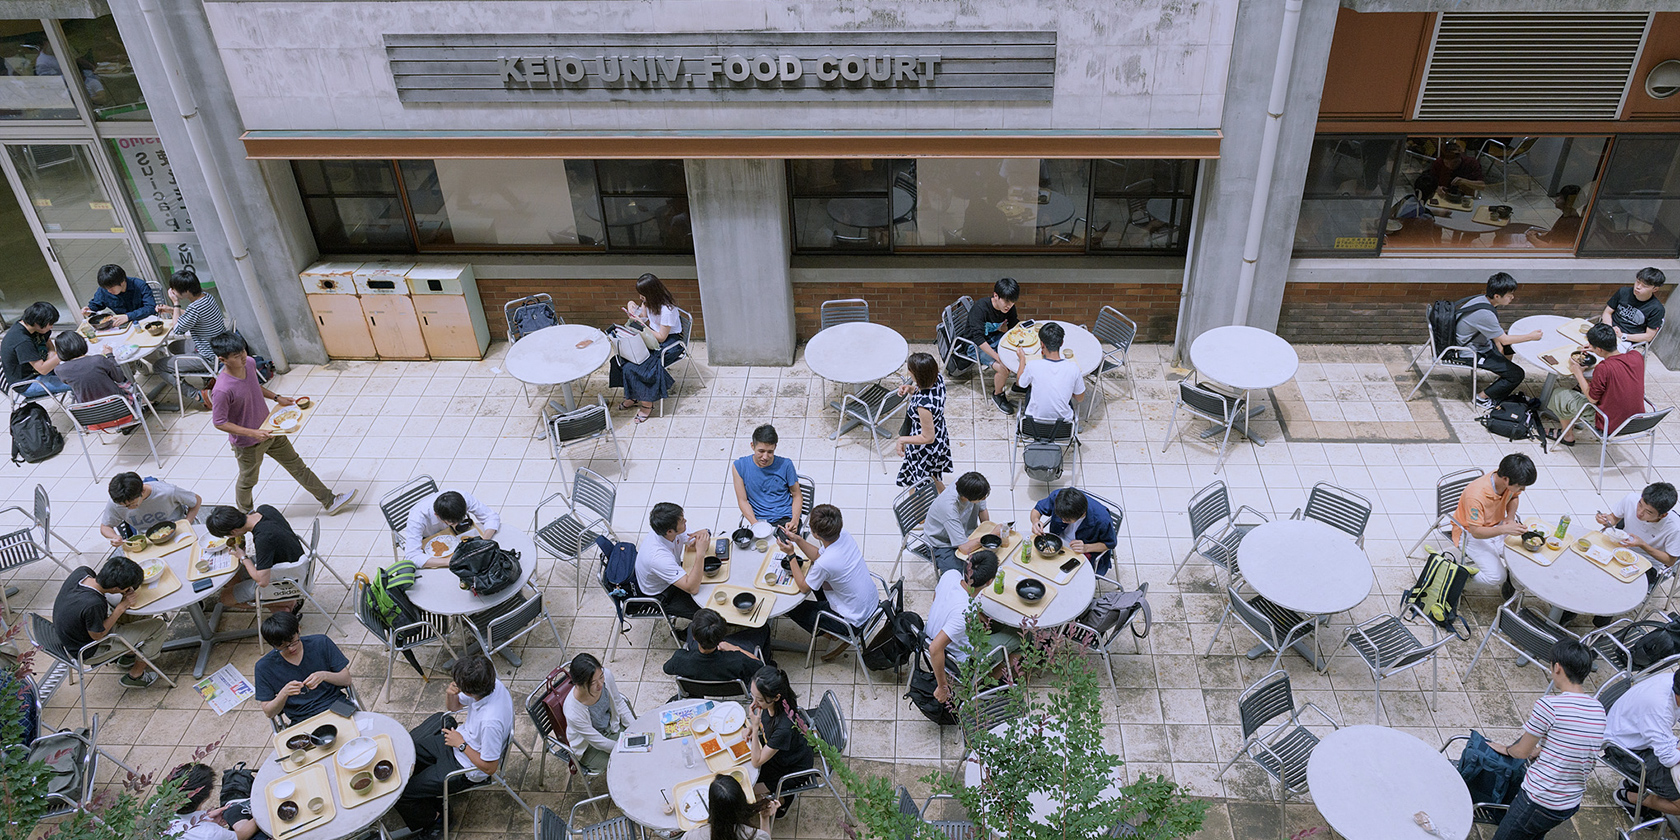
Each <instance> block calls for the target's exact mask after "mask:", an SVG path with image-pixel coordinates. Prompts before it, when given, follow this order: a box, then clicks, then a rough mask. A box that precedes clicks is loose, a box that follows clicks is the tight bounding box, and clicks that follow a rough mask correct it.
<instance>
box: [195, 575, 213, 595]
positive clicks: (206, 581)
mask: <svg viewBox="0 0 1680 840" xmlns="http://www.w3.org/2000/svg"><path fill="white" fill-rule="evenodd" d="M214 585H216V582H215V581H213V580H211V579H210V578H200V579H199V580H195V581H193V585H192V586H193V591H194V592H203V591H204V590H206V589H209V588H210V587H212V586H214Z"/></svg>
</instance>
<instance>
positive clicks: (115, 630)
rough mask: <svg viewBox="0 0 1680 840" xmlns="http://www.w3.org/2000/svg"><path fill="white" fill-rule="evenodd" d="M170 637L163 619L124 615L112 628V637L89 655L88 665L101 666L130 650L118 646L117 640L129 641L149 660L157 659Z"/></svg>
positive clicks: (106, 639)
mask: <svg viewBox="0 0 1680 840" xmlns="http://www.w3.org/2000/svg"><path fill="white" fill-rule="evenodd" d="M168 635H169V624H168V622H166V621H164V620H163V619H161V618H132V619H131V618H129V617H128V616H126V615H124V616H123V617H122V618H119V619H117V626H115V627H112V628H111V633H110V635H107V636H106V637H105V643H104V644H102V645H100V646H99V647H96V648H94V649H93V650H92V651H91V652H89V653H88V657H87V664H89V665H99V664H101V663H104V662H110V661H111V660H113V659H116V658H117V657H119V656H122V655H123V654H125V653H128V648H127V647H124V646H123V645H121V644H118V643H117V641H116V638H113V637H117V638H123V639H127V640H128V643H129V644H131V645H134V646H135V647H137V648H139V649H140V652H141V653H144V654H145V655H146V658H147V659H156V658H157V655H158V654H159V653H162V652H163V642H164V637H165V636H168Z"/></svg>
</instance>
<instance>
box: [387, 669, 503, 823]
mask: <svg viewBox="0 0 1680 840" xmlns="http://www.w3.org/2000/svg"><path fill="white" fill-rule="evenodd" d="M450 676H451V677H453V678H454V682H451V683H450V684H449V687H448V688H446V689H444V692H443V705H444V708H445V709H447V710H448V712H462V711H464V712H465V713H466V722H465V723H457V721H456V719H455V716H454V715H453V714H448V713H445V712H438V713H437V714H434V715H432V716H431V717H429V718H426V720H425V722H423V723H421V724H420V725H419V726H417V727H415V728H414V731H413V732H412V733H411V734H412V735H413V736H414V772H413V774H412V775H410V776H409V779H408V786H407V787H405V788H403V792H402V797H401V798H399V799H398V800H397V805H396V809H397V813H398V814H399V815H401V817H402V820H403V822H404V823H405V824H406V825H407V826H408V829H409V832H410V834H409V836H410V837H416V838H420V840H434V838H437V837H441V836H443V820H442V819H441V818H440V810H441V808H442V806H443V786H444V781H445V779H447V778H448V776H449V774H450V773H453V772H455V771H456V770H461V769H465V770H467V771H469V772H468V773H467V775H466V776H464V777H463V776H457V777H455V778H453V779H449V780H448V783H449V792H450V793H452V794H453V793H458V792H460V791H463V790H466V789H467V788H470V787H475V786H477V785H481V784H484V783H485V782H487V781H489V779H490V774H492V773H495V772H497V771H498V770H500V769H501V766H502V758H503V756H502V751H503V749H505V748H506V746H507V744H508V739H509V737H510V735H511V734H512V732H513V695H511V694H509V693H508V689H507V686H506V685H504V684H503V683H502V681H501V680H499V679H497V678H496V666H495V665H494V664H493V663H491V661H490V660H489V658H488V657H486V656H485V655H484V654H482V653H472V654H468V655H466V656H463V657H461V658H460V659H457V660H455V667H454V669H453V670H452V671H451V673H450Z"/></svg>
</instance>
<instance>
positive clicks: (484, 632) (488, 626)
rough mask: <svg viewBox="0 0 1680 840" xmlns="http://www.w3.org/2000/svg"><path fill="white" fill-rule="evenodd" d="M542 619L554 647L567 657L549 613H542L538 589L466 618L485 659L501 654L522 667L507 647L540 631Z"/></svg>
mask: <svg viewBox="0 0 1680 840" xmlns="http://www.w3.org/2000/svg"><path fill="white" fill-rule="evenodd" d="M539 619H540V620H541V621H542V623H544V624H547V625H548V631H549V632H550V633H553V634H554V646H555V647H557V648H559V649H560V651H561V652H562V653H564V652H565V650H566V643H565V642H564V641H562V640H561V639H560V631H559V630H557V629H555V627H554V620H553V619H551V618H549V616H548V610H545V609H543V596H542V590H541V589H538V588H537V587H535V586H529V587H528V593H525V592H522V593H520V594H519V595H515V596H514V597H512V598H509V599H508V600H506V601H503V602H502V603H500V604H497V605H496V606H494V607H491V608H490V609H487V610H484V611H482V612H476V613H473V614H472V615H469V616H467V617H466V624H467V628H468V629H469V630H471V631H472V634H473V638H475V639H477V640H478V647H479V649H480V650H482V651H484V655H485V656H495V655H496V654H498V653H500V654H502V657H503V658H505V659H507V660H508V661H509V662H511V663H513V664H514V665H519V664H520V662H519V657H517V656H514V655H513V654H512V653H509V652H507V647H508V645H511V644H513V643H514V642H517V641H519V640H520V639H521V638H524V636H525V634H527V633H530V632H531V631H532V630H535V629H537V621H538V620H539Z"/></svg>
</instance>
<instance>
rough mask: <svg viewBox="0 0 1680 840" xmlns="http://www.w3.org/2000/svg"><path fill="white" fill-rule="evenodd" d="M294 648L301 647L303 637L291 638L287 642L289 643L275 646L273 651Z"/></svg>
mask: <svg viewBox="0 0 1680 840" xmlns="http://www.w3.org/2000/svg"><path fill="white" fill-rule="evenodd" d="M294 647H303V637H302V636H293V637H292V640H291V641H289V642H287V643H285V644H283V645H275V646H274V649H275V650H279V651H287V650H291V649H292V648H294Z"/></svg>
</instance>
